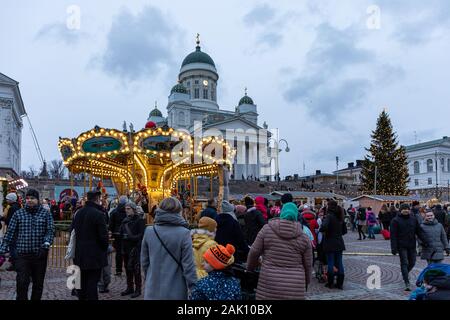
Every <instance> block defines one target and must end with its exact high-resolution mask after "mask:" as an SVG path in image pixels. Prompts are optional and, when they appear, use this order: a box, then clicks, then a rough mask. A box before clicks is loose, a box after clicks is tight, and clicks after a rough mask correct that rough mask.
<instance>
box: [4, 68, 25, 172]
mask: <svg viewBox="0 0 450 320" xmlns="http://www.w3.org/2000/svg"><path fill="white" fill-rule="evenodd" d="M25 114H26V112H25V107H24V104H23V101H22V97H21V95H20V90H19V83H18V82H17V81H15V80H13V79H11V78H9V77H8V76H6V75H4V74H2V73H0V177H3V178H8V179H11V178H17V177H18V176H19V175H20V164H21V148H22V147H21V145H22V128H23V122H22V117H23V116H24V115H25Z"/></svg>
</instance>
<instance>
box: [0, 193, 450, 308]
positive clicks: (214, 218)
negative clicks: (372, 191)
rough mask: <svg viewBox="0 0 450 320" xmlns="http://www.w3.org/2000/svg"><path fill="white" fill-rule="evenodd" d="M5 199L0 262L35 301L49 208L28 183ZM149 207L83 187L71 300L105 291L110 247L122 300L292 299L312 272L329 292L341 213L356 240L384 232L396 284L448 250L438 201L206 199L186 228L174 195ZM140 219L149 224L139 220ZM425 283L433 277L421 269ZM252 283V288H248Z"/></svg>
mask: <svg viewBox="0 0 450 320" xmlns="http://www.w3.org/2000/svg"><path fill="white" fill-rule="evenodd" d="M7 201H8V204H9V206H8V208H9V209H8V210H11V211H14V213H13V214H10V213H8V215H7V217H6V219H7V220H8V229H7V233H6V235H5V237H4V239H3V242H2V244H1V246H0V263H1V261H2V260H1V258H3V260H4V257H5V254H6V253H9V258H10V260H13V261H14V263H15V270H16V272H17V299H28V287H29V284H30V279H31V280H32V282H33V289H32V295H31V299H35V300H39V299H40V298H41V296H42V290H43V282H44V278H45V272H46V263H47V256H48V250H49V248H50V246H51V244H52V242H53V237H54V232H55V229H54V219H53V215H52V214H50V212H51V208H47V207H46V206H44V203H41V202H40V201H39V194H38V193H37V191H35V190H31V189H30V190H29V191H28V192H27V193H26V204H25V206H24V208H20V206H19V205H15V204H14V203H15V202H14V201H17V196H16V197H14V195H13V194H9V195H8V196H7ZM148 204H149V202H148V199H146V198H145V197H143V195H142V194H138V195H137V196H135V197H132V198H131V197H129V196H126V195H123V196H120V197H119V198H117V199H116V200H114V201H110V202H108V201H106V200H105V197H104V196H102V194H101V192H100V191H90V192H88V193H87V195H86V199H85V201H82V202H81V203H80V204H79V205H78V206H77V209H76V210H75V212H74V214H73V219H72V223H71V227H70V232H71V241H70V243H69V244H68V246H69V248H70V252H71V255H69V254H68V256H67V257H66V258H67V259H71V260H73V264H75V265H77V266H78V267H79V268H80V270H81V288H80V289H77V290H73V294H74V295H76V296H77V297H78V298H79V299H80V300H97V299H98V298H99V295H98V294H99V293H106V292H108V291H109V284H110V283H111V273H112V270H111V269H112V257H113V254H112V253H113V252H115V254H114V257H115V275H116V276H121V275H122V273H123V272H124V271H125V275H126V287H125V288H124V291H122V292H121V295H122V296H130V297H131V298H137V297H140V296H141V295H142V294H143V295H144V299H148V300H153V299H181V300H186V299H191V300H240V299H243V298H244V297H247V298H248V297H250V298H256V299H258V300H265V299H299V300H301V299H305V298H306V296H307V294H308V288H309V287H310V284H311V281H312V277H313V275H315V276H316V278H317V279H319V281H323V282H325V286H326V287H327V288H329V289H337V290H344V282H345V269H344V262H343V252H344V251H345V250H346V246H345V242H344V235H346V234H347V232H348V230H347V226H348V225H347V220H346V218H347V217H348V218H349V219H350V226H351V230H352V231H353V232H356V230H357V231H358V235H359V240H364V239H366V237H368V238H369V239H374V238H375V234H376V233H377V232H376V229H377V228H378V227H379V228H380V229H383V230H386V231H389V235H390V242H391V251H392V254H393V255H399V257H400V265H401V272H402V276H403V280H404V282H405V290H411V288H410V281H409V273H410V271H411V270H412V269H413V268H414V265H415V263H416V256H417V250H416V249H417V247H419V248H420V250H419V251H420V257H421V258H422V259H424V260H426V261H427V262H428V263H429V264H430V265H432V264H436V263H440V262H442V261H443V259H444V252H445V253H447V255H448V254H449V253H450V248H449V244H448V238H449V222H450V219H449V214H448V213H447V212H446V208H445V207H442V206H436V207H434V208H432V209H430V208H423V207H420V205H419V204H418V203H413V207H412V208H410V207H409V205H408V204H402V205H401V206H400V207H399V208H398V209H399V210H397V208H396V207H390V208H387V207H386V206H383V207H382V208H381V210H380V212H379V213H378V214H376V213H375V212H374V211H373V210H372V208H353V206H351V207H350V208H348V209H347V210H344V208H343V207H342V206H340V205H339V204H338V203H337V202H336V201H335V200H333V199H329V200H328V201H327V202H326V205H325V206H323V207H320V206H317V207H316V206H315V207H312V206H309V205H308V204H302V203H295V202H294V199H293V197H292V195H291V194H289V193H286V194H284V195H283V196H282V197H281V199H280V200H278V201H275V202H274V203H271V202H269V201H268V200H267V199H265V198H264V197H256V198H255V199H253V198H251V197H248V196H247V197H245V198H244V199H242V201H239V202H237V201H235V202H233V203H231V202H229V201H226V200H223V201H221V203H219V204H218V203H216V202H215V200H213V199H211V200H209V201H208V203H207V207H206V208H205V209H204V210H202V211H200V212H199V214H198V215H196V216H195V219H194V221H193V223H191V224H190V223H189V222H188V221H187V219H186V217H185V215H183V211H184V208H183V204H182V201H180V199H178V198H177V197H176V196H172V197H167V198H165V199H163V200H162V201H161V202H160V203H159V204H158V205H157V206H153V207H152V208H151V210H150V212H149V205H148ZM143 207H144V208H145V209H144V208H143ZM147 215H149V216H150V217H151V221H152V223H151V224H149V225H147V226H146V221H148V219H147ZM6 219H5V220H6ZM31 225H33V227H32V228H31V227H24V226H31ZM365 231H367V232H368V236H366V234H365ZM110 240H112V244H110V243H111V241H110ZM68 252H69V250H68ZM316 266H317V267H316ZM239 270H246V272H244V273H241V272H239ZM319 276H320V277H319ZM439 276H441V277H442V273H441V274H439ZM245 277H253V279H256V281H254V282H253V286H254V287H253V288H248V287H247V286H244V283H248V280H249V279H246V278H245ZM427 281H428V282H427V283H428V284H429V283H432V282H433V279H431V278H430V275H427ZM444 283H445V281H444ZM252 289H256V290H254V292H248V291H249V290H250V291H251V290H252ZM430 290H431V289H430ZM433 290H435V291H436V287H435V286H433ZM252 294H253V296H252Z"/></svg>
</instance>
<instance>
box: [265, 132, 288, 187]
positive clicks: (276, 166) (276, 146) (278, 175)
mask: <svg viewBox="0 0 450 320" xmlns="http://www.w3.org/2000/svg"><path fill="white" fill-rule="evenodd" d="M270 140H273V142H274V144H275V146H274V147H275V150H276V151H277V154H276V158H275V160H276V164H275V171H276V173H275V176H276V177H277V181H278V184H279V183H280V168H279V160H278V153H280V152H282V151H283V149H280V147H279V145H280V143H281V142H284V143H286V148H285V149H284V151H285V152H289V151H291V149H290V148H289V144H288V142H287V140H286V139H280V140H278V142H277V141H276V140H275V139H274V138H269V139H268V142H270ZM272 159H273V157H272V152H271V158H270V163H272Z"/></svg>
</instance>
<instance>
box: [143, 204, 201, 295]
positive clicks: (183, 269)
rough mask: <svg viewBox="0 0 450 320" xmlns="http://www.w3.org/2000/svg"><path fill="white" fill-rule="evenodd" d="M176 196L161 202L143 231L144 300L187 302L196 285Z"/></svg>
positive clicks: (186, 230) (189, 244)
mask: <svg viewBox="0 0 450 320" xmlns="http://www.w3.org/2000/svg"><path fill="white" fill-rule="evenodd" d="M182 211H183V206H182V204H181V202H180V201H179V200H178V199H177V198H175V197H168V198H165V199H163V200H162V201H161V202H160V204H159V207H158V209H156V215H155V221H154V224H153V225H152V226H148V227H147V228H146V229H145V233H144V239H143V240H142V249H141V265H142V271H143V272H144V274H145V286H144V287H145V288H144V300H187V299H188V292H190V291H191V292H192V290H193V289H194V287H195V284H196V282H197V270H196V267H195V262H194V254H193V252H192V238H191V234H190V230H189V228H188V227H189V224H188V223H187V221H186V220H185V219H184V218H183V216H182Z"/></svg>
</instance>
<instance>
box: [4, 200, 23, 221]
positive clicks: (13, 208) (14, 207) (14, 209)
mask: <svg viewBox="0 0 450 320" xmlns="http://www.w3.org/2000/svg"><path fill="white" fill-rule="evenodd" d="M20 209H21V208H20V205H19V204H18V203H17V202H14V203H12V204H11V205H10V206H9V208H8V213H7V215H6V219H5V224H6V226H8V225H9V222H10V221H11V219H12V217H13V215H14V214H15V213H16V212H17V211H18V210H20Z"/></svg>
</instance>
